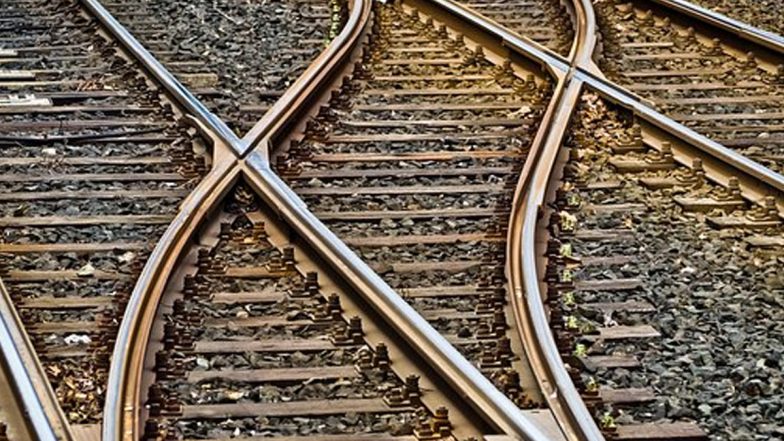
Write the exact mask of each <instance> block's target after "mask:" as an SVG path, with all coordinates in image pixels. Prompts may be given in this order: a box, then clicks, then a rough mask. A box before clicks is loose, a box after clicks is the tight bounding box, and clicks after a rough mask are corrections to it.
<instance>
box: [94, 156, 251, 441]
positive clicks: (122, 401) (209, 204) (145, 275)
mask: <svg viewBox="0 0 784 441" xmlns="http://www.w3.org/2000/svg"><path fill="white" fill-rule="evenodd" d="M237 177H238V168H237V161H236V159H235V158H234V157H227V158H223V159H222V160H219V161H216V163H215V164H214V166H213V168H212V170H210V173H209V174H208V175H207V176H205V178H204V179H203V180H202V181H201V182H200V183H199V185H198V186H197V187H196V188H195V189H194V190H193V192H192V193H191V194H190V195H189V196H188V198H187V199H186V200H185V201H183V203H182V207H181V208H180V211H179V212H178V213H177V216H176V217H175V219H174V220H173V221H172V223H171V224H169V226H168V228H167V229H166V232H164V234H163V236H162V237H161V239H160V240H159V241H158V245H157V246H156V247H155V249H154V250H153V252H152V253H151V254H150V257H149V259H148V260H147V263H146V264H145V266H144V269H143V270H142V273H141V275H140V276H139V280H138V282H137V283H136V286H135V287H134V290H133V292H132V293H131V298H130V300H129V302H128V306H127V307H126V310H125V315H124V317H123V322H122V324H121V325H120V329H119V331H118V333H117V343H116V344H115V347H114V352H113V353H112V365H111V368H110V370H109V379H108V384H107V386H106V403H105V405H104V417H103V427H102V439H104V440H124V441H136V440H138V439H139V438H140V437H139V434H138V430H139V428H140V427H139V411H140V409H139V407H138V403H139V402H140V399H141V392H142V391H141V374H142V370H143V368H144V360H145V356H146V353H145V349H146V347H147V340H148V339H149V334H150V330H151V325H152V321H153V320H154V317H155V311H156V309H157V308H158V304H159V301H160V298H161V296H162V295H163V290H164V288H165V286H166V282H167V281H168V279H169V276H170V275H171V271H172V270H173V269H174V268H175V266H176V262H177V261H178V259H180V258H181V257H182V256H181V250H182V249H183V248H184V247H185V246H186V244H187V243H188V241H189V240H190V239H191V237H192V236H193V234H194V233H195V232H196V230H197V229H198V227H199V226H200V225H201V222H202V221H203V220H204V219H205V218H206V216H207V215H208V214H209V213H210V212H211V211H212V210H213V209H214V208H215V205H216V203H217V202H218V201H219V200H220V198H221V196H222V195H223V194H224V193H225V192H226V191H228V189H229V188H230V187H231V184H232V183H233V182H234V181H235V180H236V179H237Z"/></svg>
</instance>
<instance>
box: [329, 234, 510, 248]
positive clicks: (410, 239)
mask: <svg viewBox="0 0 784 441" xmlns="http://www.w3.org/2000/svg"><path fill="white" fill-rule="evenodd" d="M341 239H342V240H343V242H345V243H346V244H347V245H349V246H354V247H394V246H406V245H419V244H422V245H436V244H453V243H466V242H506V238H504V237H501V236H497V235H489V234H484V233H465V234H442V235H437V234H433V235H420V236H369V237H341Z"/></svg>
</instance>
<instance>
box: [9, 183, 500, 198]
mask: <svg viewBox="0 0 784 441" xmlns="http://www.w3.org/2000/svg"><path fill="white" fill-rule="evenodd" d="M294 191H295V192H296V193H297V194H298V195H300V196H370V195H414V194H469V193H500V192H505V191H506V187H504V186H503V185H482V184H477V185H434V186H425V185H405V186H389V187H300V188H296V189H295V190H294ZM0 197H2V195H0Z"/></svg>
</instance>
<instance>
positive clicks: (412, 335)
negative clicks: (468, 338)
mask: <svg viewBox="0 0 784 441" xmlns="http://www.w3.org/2000/svg"><path fill="white" fill-rule="evenodd" d="M369 5H370V3H369V2H365V6H366V7H369ZM369 12H370V11H369V10H368V11H367V13H363V14H362V15H360V14H359V12H358V11H356V10H355V11H352V17H354V16H357V17H362V20H361V21H362V29H365V30H366V29H367V28H368V27H369V26H368V25H369V19H370V14H369ZM350 22H353V23H355V24H356V25H360V20H356V21H352V20H350ZM360 35H362V33H361V32H352V34H351V37H350V38H351V39H350V41H347V42H346V43H345V44H346V45H348V46H344V47H342V48H341V50H340V53H341V54H348V53H350V52H353V50H354V49H356V47H357V46H358V43H359V41H360V38H359V37H360ZM352 46H353V47H352ZM348 61H349V60H348V57H347V56H345V55H344V56H342V57H341V59H340V60H338V62H336V63H331V64H330V66H329V69H331V70H335V71H342V70H344V69H345V67H341V65H342V64H346V63H347V62H348ZM308 71H310V69H309V70H308ZM317 72H318V71H316V70H315V69H314V73H313V75H314V76H315V75H318V73H317ZM303 75H304V74H303ZM313 81H316V80H315V79H314V80H312V82H313ZM312 82H311V83H312ZM303 84H304V83H303ZM322 84H323V83H322ZM319 92H320V91H319V88H318V87H310V88H308V89H306V88H304V87H303V88H302V89H301V90H298V91H296V92H292V93H291V94H290V95H289V94H288V93H287V94H286V95H289V97H288V98H287V99H286V98H284V100H286V102H287V104H286V106H291V107H292V108H291V109H288V111H287V113H288V114H289V115H294V114H300V115H302V114H303V113H304V110H303V109H302V108H303V107H305V106H308V105H309V106H311V107H312V106H313V104H312V103H315V102H317V100H318V94H319ZM280 103H281V101H279V102H278V104H280ZM280 108H281V111H282V110H283V109H285V108H284V106H283V105H281V106H280ZM270 113H272V112H270ZM287 123H289V124H290V123H291V122H290V121H287ZM267 124H268V126H267V127H263V126H262V125H261V123H260V124H258V125H257V128H256V130H255V132H256V133H257V137H256V138H257V140H256V142H257V143H258V144H257V145H256V146H255V149H254V150H253V152H252V153H250V154H249V155H248V156H247V158H245V160H244V161H243V162H242V165H243V169H244V170H245V172H246V174H247V175H248V176H249V177H250V178H251V179H250V184H251V185H252V186H253V187H254V188H255V189H256V190H257V191H258V192H259V193H260V194H261V195H262V197H263V198H264V199H265V201H266V202H267V204H268V205H269V206H270V207H273V209H274V210H275V211H276V212H277V213H278V214H279V215H280V216H281V217H282V218H283V219H284V220H285V221H286V222H287V223H288V224H289V225H291V226H292V228H293V229H294V230H295V231H297V233H298V234H299V235H300V236H301V237H302V238H303V239H304V240H305V241H306V242H307V243H309V244H310V245H311V246H312V247H313V248H314V249H315V250H316V251H317V252H318V253H319V254H320V255H321V257H322V258H323V259H325V260H326V261H328V262H331V263H332V264H333V265H334V268H335V270H336V272H337V273H338V274H339V275H340V276H342V277H343V278H344V279H345V280H346V281H347V282H348V283H349V285H351V286H352V288H354V289H355V290H356V291H357V292H358V293H359V294H360V295H361V296H362V297H363V298H364V299H365V300H366V301H367V302H368V303H369V304H370V305H372V306H373V308H374V309H375V310H376V311H377V312H378V313H379V314H380V315H381V316H382V317H384V318H385V319H386V320H387V321H388V323H389V324H390V325H391V326H392V328H393V329H395V330H396V331H397V332H398V333H400V335H402V336H403V337H404V338H405V339H406V341H407V342H408V343H409V344H410V345H412V347H414V348H417V352H419V354H420V355H421V356H422V357H423V358H424V359H425V360H427V361H428V362H429V363H430V364H431V366H433V368H434V369H435V370H436V371H437V372H439V373H440V374H441V375H443V377H444V378H445V379H446V380H447V382H448V383H449V384H451V385H452V386H453V387H454V388H455V389H456V390H457V391H459V392H460V393H461V395H463V396H464V397H465V398H466V399H467V400H468V401H469V402H470V403H471V405H472V406H473V407H474V408H475V409H476V410H477V411H478V412H479V413H480V414H481V415H483V416H485V417H486V418H487V420H488V421H489V422H490V423H491V424H492V425H494V426H495V427H496V428H498V429H500V430H501V431H503V432H505V433H506V434H509V435H513V436H516V437H518V438H520V439H522V440H544V439H546V437H545V435H544V434H543V433H542V432H541V430H540V429H539V428H538V426H536V425H535V424H534V423H533V422H532V421H531V420H529V419H528V418H527V417H525V416H524V415H523V413H522V412H520V409H519V408H518V407H517V406H516V405H515V404H514V403H513V402H512V401H511V400H509V399H508V398H507V397H506V396H505V395H504V394H503V393H501V392H500V391H499V390H498V389H497V388H496V387H495V386H494V385H493V384H492V383H491V382H490V381H489V380H488V379H487V378H486V377H485V376H484V375H483V374H482V373H481V372H480V371H479V370H478V369H477V368H476V367H475V366H474V365H472V364H471V363H470V362H469V361H468V360H467V359H466V358H465V357H463V356H462V355H461V354H460V353H459V352H458V351H457V349H456V348H455V347H454V346H452V345H451V344H450V343H449V342H448V341H447V340H446V339H445V338H444V337H443V336H442V335H441V334H440V333H439V332H438V331H436V330H435V329H434V328H433V327H432V326H431V325H430V324H429V323H428V322H427V321H426V320H425V319H424V318H423V317H422V316H421V315H419V313H417V312H416V310H414V309H413V307H411V305H409V304H408V302H406V301H405V300H404V299H403V298H402V297H400V295H399V294H398V293H397V292H396V291H395V290H394V289H392V288H391V287H390V286H389V285H388V284H387V283H386V282H385V281H384V280H383V279H382V278H381V277H380V276H379V275H378V274H376V272H375V271H373V270H372V269H371V268H370V267H369V266H368V265H367V264H366V263H365V262H364V261H363V260H362V259H360V258H359V257H358V256H357V255H356V253H354V252H353V251H352V250H351V249H350V248H349V247H348V246H347V245H345V244H344V243H343V242H342V241H341V240H340V239H339V238H338V237H337V236H336V235H335V234H334V233H332V232H331V231H330V230H329V228H327V227H326V226H325V225H324V224H323V223H322V222H321V221H320V220H319V219H318V218H317V217H316V216H315V215H313V213H311V212H310V211H309V209H308V208H307V206H306V204H305V203H304V202H303V201H302V200H301V199H300V198H299V196H298V195H297V194H296V193H294V191H292V190H291V189H290V188H289V187H288V186H287V185H286V183H285V182H283V180H281V179H280V177H279V176H278V175H277V174H276V173H275V172H274V171H273V170H272V168H271V166H270V157H269V155H270V143H271V142H273V141H274V140H275V139H277V138H278V136H279V135H280V134H281V132H282V131H283V130H284V129H285V126H284V124H282V123H281V119H280V118H269V119H268V122H267Z"/></svg>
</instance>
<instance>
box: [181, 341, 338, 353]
mask: <svg viewBox="0 0 784 441" xmlns="http://www.w3.org/2000/svg"><path fill="white" fill-rule="evenodd" d="M335 349H337V347H336V346H335V345H334V344H332V343H331V342H329V341H327V340H315V339H311V340H218V341H198V342H196V344H195V345H194V350H193V352H194V353H197V354H236V353H242V352H318V351H332V350H335Z"/></svg>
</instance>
